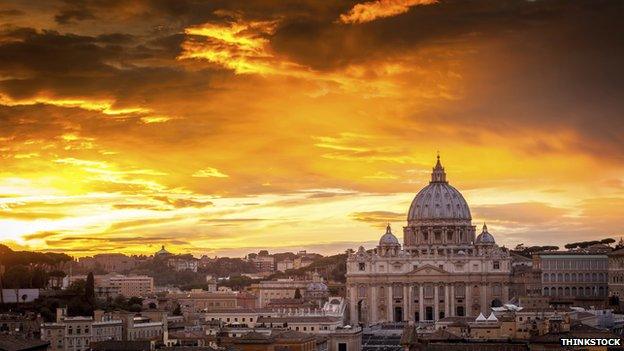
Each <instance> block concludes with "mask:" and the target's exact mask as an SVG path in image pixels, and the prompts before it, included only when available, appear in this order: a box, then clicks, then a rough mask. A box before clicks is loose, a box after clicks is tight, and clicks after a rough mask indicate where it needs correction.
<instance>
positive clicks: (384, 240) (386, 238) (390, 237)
mask: <svg viewBox="0 0 624 351" xmlns="http://www.w3.org/2000/svg"><path fill="white" fill-rule="evenodd" d="M379 245H381V246H397V245H400V244H399V239H397V237H396V236H394V234H392V229H390V224H388V226H386V233H385V234H384V235H382V236H381V238H380V239H379Z"/></svg>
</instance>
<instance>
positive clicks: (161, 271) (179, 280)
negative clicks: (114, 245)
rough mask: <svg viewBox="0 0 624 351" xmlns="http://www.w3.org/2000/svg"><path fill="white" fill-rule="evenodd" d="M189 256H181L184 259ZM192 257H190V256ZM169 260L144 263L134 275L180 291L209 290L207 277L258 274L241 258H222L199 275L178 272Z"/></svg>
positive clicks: (199, 271)
mask: <svg viewBox="0 0 624 351" xmlns="http://www.w3.org/2000/svg"><path fill="white" fill-rule="evenodd" d="M185 256H187V255H180V256H179V257H181V258H183V257H185ZM188 256H190V255H188ZM166 259H167V258H159V257H155V258H154V259H153V260H150V261H147V262H144V263H142V264H141V265H139V266H137V267H135V268H134V269H133V271H132V272H133V273H136V274H146V275H149V276H151V277H154V284H156V285H163V286H167V285H170V286H178V287H180V289H183V290H188V289H204V288H207V286H208V285H207V281H206V275H208V274H210V275H212V276H214V277H227V276H230V277H236V276H240V275H241V274H242V273H256V272H257V271H258V270H257V268H256V266H255V265H254V264H253V263H251V262H247V261H244V260H242V259H240V258H229V257H220V258H217V259H215V260H212V261H210V262H209V263H208V264H207V265H206V266H205V267H202V268H199V270H198V271H197V273H195V272H192V271H181V272H177V271H176V270H175V269H173V268H172V267H169V266H167V265H166V263H165V262H164V261H165V260H166ZM239 278H240V279H239V280H236V279H235V280H234V282H239V283H241V282H242V281H243V280H244V279H243V278H245V277H239Z"/></svg>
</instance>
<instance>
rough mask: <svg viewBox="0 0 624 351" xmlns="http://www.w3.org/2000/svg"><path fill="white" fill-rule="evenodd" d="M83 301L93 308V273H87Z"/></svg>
mask: <svg viewBox="0 0 624 351" xmlns="http://www.w3.org/2000/svg"><path fill="white" fill-rule="evenodd" d="M84 296H85V300H86V301H87V302H88V303H89V304H90V305H91V306H94V307H95V278H94V277H93V272H89V274H88V275H87V282H86V284H85V295H84Z"/></svg>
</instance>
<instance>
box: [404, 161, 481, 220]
mask: <svg viewBox="0 0 624 351" xmlns="http://www.w3.org/2000/svg"><path fill="white" fill-rule="evenodd" d="M471 219H472V217H471V216H470V209H469V208H468V204H467V203H466V200H464V197H463V196H462V194H461V193H460V192H459V191H458V190H457V189H455V188H454V187H452V186H451V185H449V183H448V182H447V181H446V173H445V172H444V167H442V164H441V163H440V156H438V162H437V163H436V165H435V167H434V168H433V172H432V173H431V182H430V183H429V185H427V186H426V187H424V188H423V189H422V190H420V192H418V194H417V195H416V197H415V198H414V200H412V204H411V206H410V208H409V212H408V213H407V221H408V222H426V221H439V220H455V221H457V220H460V221H470V220H471Z"/></svg>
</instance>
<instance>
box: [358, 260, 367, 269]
mask: <svg viewBox="0 0 624 351" xmlns="http://www.w3.org/2000/svg"><path fill="white" fill-rule="evenodd" d="M358 267H359V268H360V270H361V271H365V270H366V263H364V262H360V263H359V264H358Z"/></svg>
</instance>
